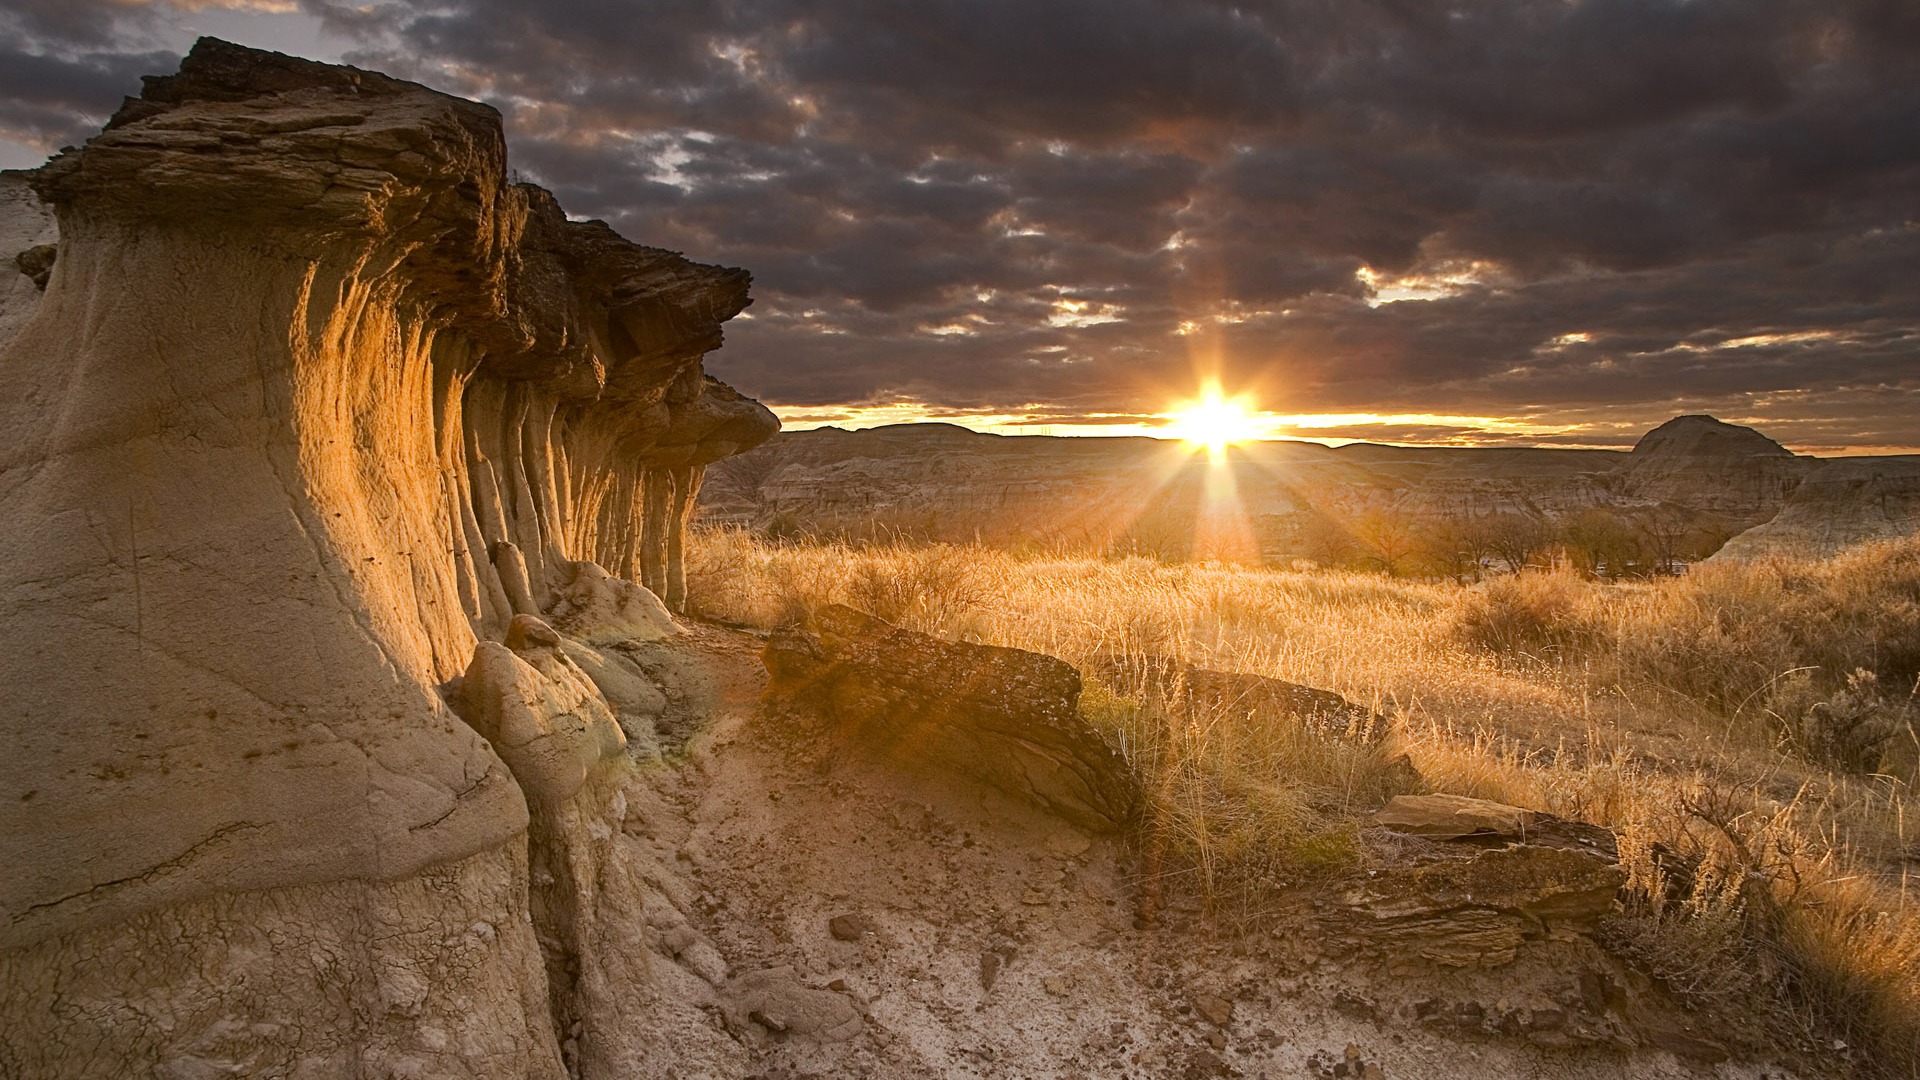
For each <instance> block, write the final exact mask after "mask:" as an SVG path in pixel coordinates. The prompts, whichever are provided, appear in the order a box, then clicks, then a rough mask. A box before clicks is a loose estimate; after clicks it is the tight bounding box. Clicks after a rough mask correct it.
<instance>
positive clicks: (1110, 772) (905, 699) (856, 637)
mask: <svg viewBox="0 0 1920 1080" xmlns="http://www.w3.org/2000/svg"><path fill="white" fill-rule="evenodd" d="M763 659H764V661H765V663H766V665H767V670H768V671H769V672H770V673H771V674H772V676H773V678H772V682H771V684H770V685H769V688H768V695H769V698H770V699H771V700H773V701H775V702H778V703H782V704H787V705H790V706H797V707H801V708H805V709H810V710H814V711H817V712H818V713H820V714H821V715H822V716H824V717H825V718H827V719H828V720H829V721H831V722H832V723H833V724H834V725H835V727H836V728H837V729H838V731H839V733H840V734H841V735H842V736H843V737H844V738H846V739H847V740H848V741H850V742H852V743H854V744H856V745H857V746H859V747H862V748H865V749H869V750H872V751H876V752H879V753H882V754H886V755H890V756H894V757H897V758H899V759H902V760H905V761H909V762H912V763H916V764H923V765H928V766H932V767H934V768H938V769H941V770H943V771H948V772H952V773H957V774H960V775H963V776H966V777H970V778H972V779H975V780H977V781H979V782H981V783H983V784H986V785H988V786H990V787H993V788H995V789H998V790H1000V791H1004V792H1006V793H1008V794H1011V795H1014V796H1016V797H1018V798H1021V799H1025V800H1027V801H1029V802H1031V803H1033V804H1034V805H1036V806H1039V807H1041V808H1042V809H1045V810H1048V811H1051V812H1053V813H1055V814H1058V815H1059V816H1060V817H1062V818H1064V819H1066V820H1067V821H1069V822H1071V823H1073V824H1075V825H1078V826H1080V827H1081V828H1085V829H1088V830H1090V831H1096V832H1107V831H1112V830H1114V829H1116V828H1119V827H1121V826H1122V825H1124V824H1126V823H1128V822H1130V821H1131V820H1132V819H1133V816H1134V814H1135V812H1136V810H1137V808H1138V806H1139V802H1140V790H1139V785H1138V783H1137V781H1135V780H1134V778H1133V775H1132V773H1131V772H1130V771H1129V770H1128V768H1127V764H1126V762H1125V760H1124V759H1123V758H1122V757H1121V756H1120V754H1119V752H1118V751H1117V750H1115V749H1114V748H1113V747H1111V746H1109V745H1108V744H1107V743H1106V741H1105V740H1104V739H1102V738H1101V737H1100V735H1099V733H1098V732H1096V731H1094V729H1093V728H1092V727H1091V726H1090V725H1088V724H1087V722H1086V721H1085V720H1084V719H1082V718H1081V716H1080V706H1079V703H1080V688H1081V687H1080V673H1079V672H1078V671H1076V670H1075V669H1074V668H1073V667H1072V666H1071V665H1069V664H1067V663H1065V662H1064V661H1061V660H1058V659H1056V658H1054V657H1051V656H1043V655H1041V654H1039V653H1032V652H1026V651H1024V650H1021V649H1008V648H1000V647H997V646H991V645H974V644H970V643H966V642H953V641H942V640H940V639H939V638H935V637H931V636H929V635H926V634H921V633H916V632H914V631H911V630H903V629H900V628H899V627H896V626H893V625H891V624H889V623H886V622H884V621H882V620H880V619H876V618H874V617H872V616H870V615H866V614H863V613H861V612H858V611H855V610H853V609H852V608H849V607H844V606H842V605H838V604H836V605H832V606H830V607H827V608H825V609H823V610H821V611H820V612H818V613H817V614H816V615H815V616H814V617H813V619H812V620H811V621H810V623H809V625H808V626H807V627H805V628H804V629H798V630H793V631H789V632H785V633H781V634H777V635H775V636H774V637H773V638H772V639H771V640H769V642H768V643H767V647H766V651H765V653H764V654H763Z"/></svg>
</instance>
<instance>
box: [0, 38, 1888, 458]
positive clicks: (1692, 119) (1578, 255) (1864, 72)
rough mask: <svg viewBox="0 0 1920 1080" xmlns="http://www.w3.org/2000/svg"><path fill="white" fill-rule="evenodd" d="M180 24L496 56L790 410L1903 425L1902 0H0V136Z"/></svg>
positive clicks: (450, 87) (572, 164)
mask: <svg viewBox="0 0 1920 1080" xmlns="http://www.w3.org/2000/svg"><path fill="white" fill-rule="evenodd" d="M200 33H210V34H215V35H218V36H222V37H227V38H229V39H232V40H237V41H242V42H245V43H248V44H254V45H260V46H263V47H269V48H277V49H281V50H283V51H289V52H297V53H303V54H305V55H309V56H315V57H318V58H321V59H329V60H340V59H344V60H347V61H349V62H352V63H356V64H359V65H361V66H365V67H374V68H379V69H381V70H385V71H388V72H390V73H393V74H396V75H402V76H405V77H409V78H414V79H418V80H420V81H423V82H426V83H428V84H430V85H433V86H436V87H439V88H441V89H444V90H447V91H450V92H454V93H459V94H463V95H466V96H470V97H476V98H481V99H483V100H486V101H488V102H491V103H492V104H494V105H495V106H497V107H498V108H500V110H501V111H502V113H504V115H505V116H506V122H507V130H508V138H509V146H510V152H511V154H512V156H513V160H514V165H515V166H516V167H517V168H518V169H519V170H520V172H521V174H522V175H523V176H525V177H526V178H529V179H533V180H536V181H537V182H539V183H542V184H544V185H546V186H547V187H550V188H552V189H553V190H554V191H555V192H556V193H557V194H558V195H559V196H560V199H561V201H562V203H563V205H565V206H566V207H567V208H568V209H569V210H570V211H572V212H574V213H576V214H578V215H583V216H590V217H601V218H605V219H606V220H608V221H610V222H612V223H613V224H614V225H615V226H616V227H617V228H619V229H620V230H621V231H622V232H624V233H625V234H626V235H628V236H630V237H632V238H634V239H636V240H639V241H642V242H644V243H650V244H655V245H659V246H662V247H669V248H673V249H676V250H680V251H684V252H686V253H687V254H688V255H690V256H692V257H694V258H697V259H700V260H703V261H709V262H720V263H726V264H730V265H737V266H744V267H747V268H749V269H751V270H752V271H753V273H754V277H755V286H754V292H755V295H756V297H757V298H758V300H757V302H756V303H755V305H754V307H753V308H752V309H751V310H750V311H749V312H748V313H747V315H745V316H742V319H741V321H738V322H736V323H735V324H733V326H732V327H731V328H730V330H729V334H728V345H727V347H726V348H725V349H724V350H722V351H721V352H720V353H717V354H715V355H714V356H712V357H710V358H709V360H708V367H709V369H710V370H712V371H713V372H715V373H716V374H718V375H720V376H721V377H723V378H726V379H728V380H729V381H731V382H733V383H735V384H736V385H738V386H739V387H740V388H741V389H742V390H745V391H747V392H748V393H751V394H754V395H755V396H758V397H760V398H761V399H762V400H765V401H767V402H768V403H769V404H771V405H774V406H776V407H777V408H778V410H779V411H780V412H781V413H782V415H783V416H785V417H787V418H788V420H789V422H791V423H795V424H798V425H805V424H809V423H819V422H841V423H846V422H849V421H853V422H874V421H878V420H891V419H915V418H924V417H937V418H941V419H948V420H956V421H959V422H964V423H968V424H970V425H972V426H976V427H984V428H989V429H993V430H1001V431H1016V430H1033V431H1052V432H1056V433H1091V432H1098V431H1113V432H1130V431H1137V430H1141V429H1142V428H1143V427H1147V428H1150V427H1152V426H1154V425H1156V424H1158V423H1159V422H1160V414H1163V413H1165V412H1167V411H1168V410H1169V409H1170V408H1172V403H1173V402H1174V401H1176V400H1177V399H1180V398H1183V397H1189V396H1191V395H1193V394H1194V393H1195V392H1196V387H1197V386H1198V385H1199V384H1200V382H1201V380H1203V379H1204V378H1206V377H1208V376H1217V377H1218V378H1219V379H1220V381H1221V383H1222V384H1223V386H1224V387H1225V388H1226V390H1227V391H1228V392H1229V393H1244V394H1246V395H1249V400H1251V401H1252V402H1254V403H1255V404H1257V406H1258V408H1260V409H1261V410H1262V411H1263V412H1265V413H1267V414H1270V415H1268V416H1266V417H1265V421H1266V425H1267V429H1268V430H1270V431H1272V432H1274V433H1276V434H1296V435H1305V436H1311V437H1319V438H1330V439H1352V438H1371V439H1379V440H1391V441H1402V442H1420V441H1465V442H1482V443H1485V442H1510V441H1518V442H1540V443H1555V442H1558V443H1571V444H1583V445H1618V444H1620V443H1622V442H1631V441H1632V439H1633V437H1634V436H1636V435H1637V434H1638V433H1639V432H1641V431H1643V430H1645V429H1646V428H1648V427H1650V426H1652V425H1653V424H1656V423H1658V422H1660V421H1661V420H1664V419H1666V418H1667V417H1669V416H1672V415H1674V414H1676V413H1680V412H1711V413H1714V414H1715V415H1718V416H1720V417H1722V418H1723V419H1729V420H1736V421H1739V422H1743V423H1750V424H1755V425H1757V426H1759V427H1761V428H1763V429H1764V430H1766V431H1767V432H1769V433H1770V434H1773V435H1774V436H1775V437H1777V438H1780V439H1781V440H1782V441H1784V442H1786V443H1788V444H1789V445H1792V446H1794V447H1796V448H1798V449H1804V450H1814V451H1824V452H1833V451H1836V450H1846V449H1851V450H1853V451H1855V452H1859V451H1864V450H1874V449H1878V450H1887V449H1906V450H1914V449H1916V448H1920V4H1915V3H1914V2H1913V0H1537V2H1536V0H1503V2H1495V0H1460V2H1457V3H1451V4H1449V3H1445V2H1443V0H1243V2H1240V3H1237V4H1235V3H1226V2H1219V3H1215V2H1212V0H1178V2H1154V0H892V2H887V0H540V2H537V3H536V2H528V0H437V2H433V3H420V4H412V3H381V2H379V0H372V2H369V3H358V2H348V3H339V4H335V3H331V2H328V0H151V2H146V3H143V2H140V0H0V165H4V166H10V167H23V166H31V165H33V164H35V163H37V162H38V161H39V160H41V159H42V158H43V157H44V156H45V154H46V153H47V152H48V151H50V150H52V149H55V148H57V147H59V146H61V145H63V144H67V143H75V142H78V141H80V140H82V139H84V138H85V137H86V136H87V135H88V134H89V133H90V131H91V130H93V129H95V128H97V126H98V125H99V123H100V122H101V121H102V120H103V119H104V118H105V116H106V115H107V114H108V113H110V112H111V111H112V109H113V108H114V107H115V106H116V105H117V104H118V102H119V99H120V97H121V96H122V95H124V94H130V93H135V92H137V90H138V85H139V80H138V76H139V75H141V74H142V73H159V72H165V71H169V70H171V69H172V68H173V67H174V65H175V64H176V62H177V59H178V56H179V54H180V53H181V52H182V51H184V49H185V48H186V47H187V46H188V45H189V44H190V43H191V41H192V39H193V37H194V36H195V35H196V34H200Z"/></svg>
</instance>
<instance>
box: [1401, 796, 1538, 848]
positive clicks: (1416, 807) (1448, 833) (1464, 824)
mask: <svg viewBox="0 0 1920 1080" xmlns="http://www.w3.org/2000/svg"><path fill="white" fill-rule="evenodd" d="M1540 817H1541V815H1539V814H1537V813H1535V812H1533V811H1532V810H1525V809H1522V808H1520V807H1518V806H1508V805H1507V804H1505V803H1497V802H1491V801H1489V800H1486V799H1470V798H1468V797H1467V796H1465V795H1396V796H1394V797H1393V798H1392V799H1391V800H1389V801H1388V803H1387V805H1386V806H1384V807H1381V808H1380V810H1379V811H1378V812H1376V813H1375V814H1374V815H1373V823H1374V824H1375V825H1379V826H1382V827H1384V828H1388V829H1392V830H1393V831H1395V832H1401V833H1411V834H1413V835H1414V836H1425V837H1428V838H1430V839H1434V840H1454V839H1459V838H1461V837H1466V836H1475V835H1485V836H1497V837H1514V838H1519V837H1521V836H1523V835H1524V834H1525V833H1526V831H1527V826H1529V825H1531V824H1533V823H1534V822H1535V821H1537V820H1539V819H1540Z"/></svg>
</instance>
